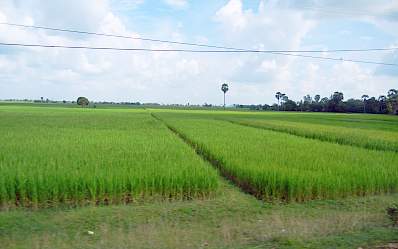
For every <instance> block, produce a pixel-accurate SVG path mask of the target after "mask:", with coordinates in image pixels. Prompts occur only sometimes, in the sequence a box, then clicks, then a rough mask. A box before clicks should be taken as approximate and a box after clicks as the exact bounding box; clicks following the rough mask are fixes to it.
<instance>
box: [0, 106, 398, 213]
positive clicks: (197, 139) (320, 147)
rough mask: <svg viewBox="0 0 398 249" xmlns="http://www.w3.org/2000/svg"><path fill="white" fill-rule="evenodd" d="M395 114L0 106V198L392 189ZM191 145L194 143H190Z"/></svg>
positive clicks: (14, 202)
mask: <svg viewBox="0 0 398 249" xmlns="http://www.w3.org/2000/svg"><path fill="white" fill-rule="evenodd" d="M397 127H398V118H397V117H394V116H387V115H346V114H345V115H340V114H309V113H306V114H299V113H295V114H293V113H272V112H271V113H268V112H265V113H264V112H259V113H255V112H238V111H234V112H231V111H202V110H167V109H161V110H160V109H158V110H145V109H127V108H125V109H83V108H81V109H80V108H62V107H32V106H12V105H11V106H7V105H3V106H0V139H1V141H2V142H1V143H0V172H1V174H0V206H49V205H50V206H52V205H56V204H60V203H66V204H73V205H80V204H86V203H94V204H112V203H126V202H134V201H136V200H143V201H145V200H147V199H152V198H156V199H158V198H159V199H161V200H175V199H183V200H186V199H193V198H208V197H210V196H212V194H213V193H215V192H216V191H217V189H218V186H219V185H220V175H221V176H223V177H226V178H228V179H229V180H231V184H235V185H237V186H239V187H240V188H241V189H242V190H243V191H246V192H248V193H250V194H252V195H254V196H256V197H257V198H259V199H262V200H266V201H269V200H270V201H275V200H277V201H286V202H291V201H298V202H301V201H307V200H312V199H336V198H344V197H349V196H362V195H374V194H382V193H383V194H384V193H393V192H397V191H398V153H397V151H398V128H397ZM195 152H196V153H195Z"/></svg>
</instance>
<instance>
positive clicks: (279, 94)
mask: <svg viewBox="0 0 398 249" xmlns="http://www.w3.org/2000/svg"><path fill="white" fill-rule="evenodd" d="M275 98H276V99H277V100H278V111H279V100H280V99H281V98H282V93H281V92H277V93H276V94H275Z"/></svg>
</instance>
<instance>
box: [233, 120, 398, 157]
mask: <svg viewBox="0 0 398 249" xmlns="http://www.w3.org/2000/svg"><path fill="white" fill-rule="evenodd" d="M226 119H227V120H230V121H232V122H234V123H237V124H242V125H247V126H252V127H258V128H263V129H269V130H274V131H280V132H286V133H289V134H293V135H297V136H302V137H306V138H313V139H319V140H321V141H328V142H334V143H339V144H347V145H353V146H359V147H364V148H368V149H375V150H389V151H395V152H398V132H391V131H382V130H372V129H355V128H347V127H338V126H332V125H320V124H309V123H302V122H291V121H280V120H268V119H265V120H262V119H258V118H255V119H248V118H245V119H243V118H226Z"/></svg>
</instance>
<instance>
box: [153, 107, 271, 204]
mask: <svg viewBox="0 0 398 249" xmlns="http://www.w3.org/2000/svg"><path fill="white" fill-rule="evenodd" d="M151 116H152V117H153V118H154V119H156V120H158V121H159V122H161V123H163V124H164V125H165V126H166V127H167V128H168V129H169V130H170V131H171V132H172V133H173V134H174V135H176V136H177V137H178V138H180V139H181V140H182V141H183V142H184V143H185V144H187V145H188V146H189V147H191V148H192V149H193V150H194V151H195V152H196V154H197V155H198V156H199V157H201V158H202V159H203V160H205V161H207V162H208V163H210V165H212V166H213V167H214V168H215V169H217V171H218V172H219V173H220V175H221V176H222V177H223V178H225V179H226V180H227V181H228V182H230V183H231V184H232V185H234V186H236V187H238V188H239V189H241V190H242V191H243V192H244V193H246V194H250V195H251V196H254V197H255V198H256V199H258V200H263V198H262V196H261V195H260V194H259V193H261V192H260V191H258V190H257V189H256V188H254V187H253V186H252V185H251V184H250V183H248V182H245V181H240V180H239V179H238V178H237V177H235V176H234V175H233V174H231V173H230V172H228V171H227V170H226V169H225V167H224V165H223V164H222V162H220V161H219V160H217V159H216V157H215V156H213V155H212V154H211V153H209V152H208V151H206V150H204V149H203V148H201V146H199V145H198V144H197V143H195V142H194V141H192V140H191V139H189V138H188V137H187V136H185V135H184V134H182V133H180V132H179V131H178V130H177V129H175V128H174V127H172V126H170V125H169V124H168V123H167V122H166V121H164V120H163V119H161V118H159V117H158V116H156V115H155V114H153V113H151Z"/></svg>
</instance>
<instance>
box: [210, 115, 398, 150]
mask: <svg viewBox="0 0 398 249" xmlns="http://www.w3.org/2000/svg"><path fill="white" fill-rule="evenodd" d="M217 120H221V121H227V122H230V123H232V124H235V125H240V126H245V127H251V128H255V129H261V130H267V131H274V132H280V133H284V134H289V135H292V136H296V137H301V138H307V139H312V140H317V141H320V142H325V143H331V144H337V145H346V146H352V147H356V148H362V149H367V150H374V151H382V152H383V151H387V152H388V151H391V152H395V153H397V152H398V150H397V149H394V148H391V149H389V148H385V147H379V146H378V147H371V146H368V145H367V144H365V145H360V144H358V143H349V142H345V141H344V140H336V139H328V138H326V137H322V136H321V135H319V136H318V135H302V134H299V133H297V132H295V131H287V130H282V129H276V128H270V127H265V126H260V125H255V124H247V123H240V122H238V121H233V120H229V119H222V118H220V119H217Z"/></svg>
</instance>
